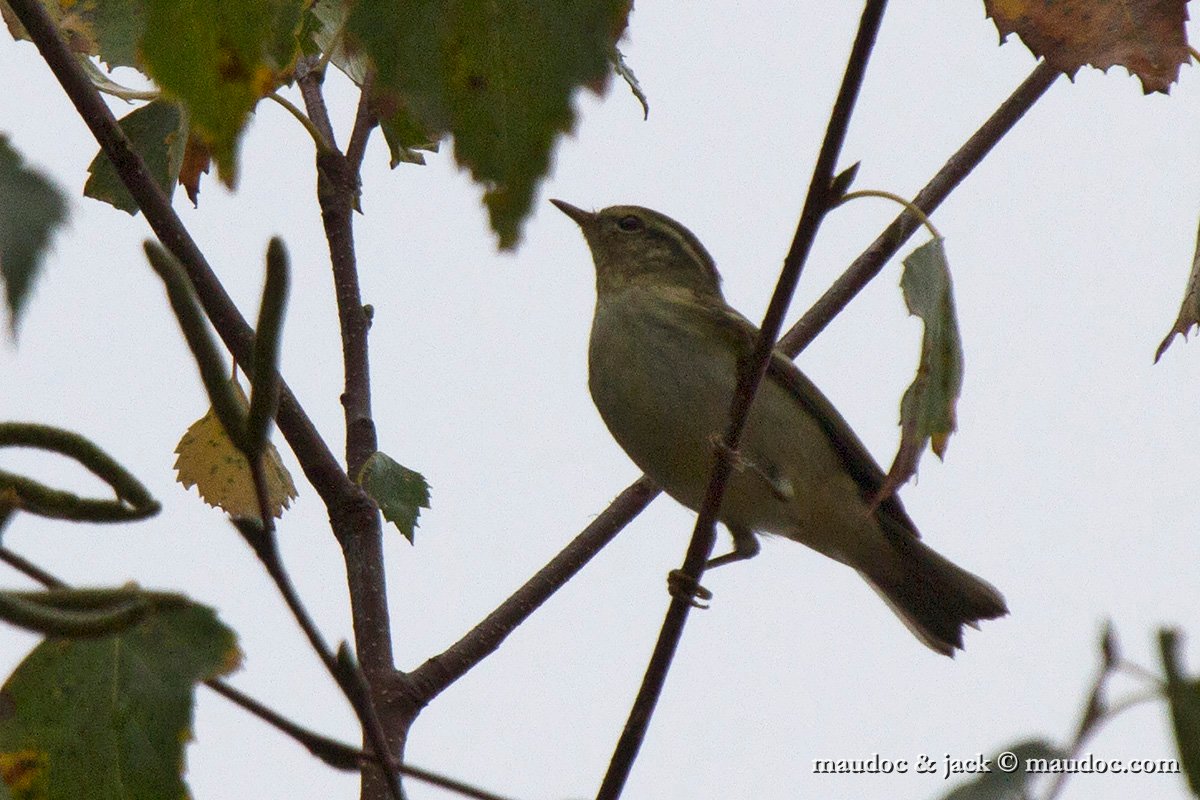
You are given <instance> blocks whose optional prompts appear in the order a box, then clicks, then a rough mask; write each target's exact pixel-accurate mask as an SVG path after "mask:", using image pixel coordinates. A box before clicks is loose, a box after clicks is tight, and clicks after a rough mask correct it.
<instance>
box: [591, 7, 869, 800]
mask: <svg viewBox="0 0 1200 800" xmlns="http://www.w3.org/2000/svg"><path fill="white" fill-rule="evenodd" d="M886 6H887V0H867V3H866V6H865V8H864V9H863V14H862V18H861V20H860V21H859V26H858V33H857V34H856V36H855V39H854V44H853V46H852V47H851V50H850V57H849V60H848V62H847V65H846V72H845V75H844V76H843V78H842V85H841V88H840V89H839V90H838V95H837V99H836V100H835V101H834V105H833V110H832V112H831V113H830V115H829V124H828V126H827V127H826V129H825V139H824V141H823V142H822V144H821V150H820V152H819V153H818V155H817V163H816V165H815V166H814V167H813V174H812V179H811V180H810V181H809V185H808V195H807V196H806V197H805V200H804V208H803V210H802V211H801V212H800V221H799V223H798V224H797V225H796V235H795V237H794V238H793V239H792V245H791V247H790V248H789V250H788V254H787V256H786V257H785V258H784V261H783V269H782V270H781V272H780V275H779V281H778V283H777V284H776V286H775V293H774V294H773V295H772V297H771V302H770V304H769V305H768V306H767V312H766V315H765V316H764V317H763V323H762V327H761V329H760V331H761V332H760V333H759V336H758V342H757V343H756V345H755V348H754V352H753V354H752V355H751V356H750V359H749V361H748V363H747V364H746V365H745V366H744V368H743V369H741V370H740V374H739V376H738V385H737V389H736V391H735V392H734V395H733V398H732V400H731V402H730V408H729V416H730V421H729V428H728V430H727V431H726V433H725V441H724V447H719V448H717V449H716V454H715V455H716V463H715V464H714V465H713V470H712V474H711V476H710V478H709V482H708V490H707V491H706V493H705V496H704V503H703V504H702V505H701V507H700V513H699V516H698V518H697V520H696V528H695V530H694V531H693V532H692V541H691V543H690V544H689V546H688V550H687V556H686V557H685V559H684V562H683V567H682V570H681V572H682V573H683V575H685V576H687V577H688V578H690V579H692V580H694V581H695V583H696V585H699V581H700V578H701V577H703V575H704V564H705V562H706V561H708V559H709V557H710V556H711V555H712V549H713V545H714V544H715V542H716V538H717V530H716V523H717V513H718V509H719V508H720V506H721V498H722V497H723V496H724V493H725V486H726V484H727V482H728V480H729V476H730V473H731V472H732V470H733V460H732V458H731V454H733V453H735V452H737V448H738V444H739V442H740V441H741V437H742V432H743V431H744V430H745V427H746V421H747V419H748V418H749V416H750V413H749V412H750V406H751V404H752V403H753V402H754V395H755V393H756V392H757V391H758V386H759V384H760V383H761V381H762V379H763V376H764V375H765V374H766V371H767V363H768V362H769V360H770V358H771V352H772V350H774V348H775V340H776V338H777V337H778V336H779V331H780V329H781V328H782V327H783V317H784V314H786V313H787V307H788V304H789V303H790V302H791V299H792V294H793V293H794V292H795V289H796V284H797V283H798V282H799V280H800V273H801V271H802V270H803V268H804V262H805V260H806V259H807V258H808V253H809V251H810V250H811V248H812V243H813V241H814V240H815V239H816V235H817V229H818V228H819V227H820V225H821V220H822V219H823V218H824V217H825V214H826V212H827V211H828V210H829V208H830V203H831V201H835V200H836V199H837V198H834V197H831V195H830V186H831V184H832V182H833V173H834V169H836V167H837V161H838V158H839V157H840V155H841V150H842V143H843V142H844V141H845V139H846V132H847V130H848V129H849V126H850V116H851V114H852V113H853V111H854V105H855V103H856V101H857V100H858V93H859V89H860V88H861V87H862V82H863V76H864V75H865V74H866V69H867V62H868V61H869V60H870V56H871V50H872V49H873V47H874V45H875V36H876V34H877V33H878V32H879V27H880V25H881V24H882V22H883V12H884V9H885V8H886ZM691 609H692V602H691V601H689V600H688V599H687V598H686V597H683V596H681V595H679V594H676V595H675V596H674V597H673V598H672V600H671V605H670V607H669V608H668V609H667V614H666V618H665V619H664V620H663V625H662V631H661V632H660V633H659V636H658V642H657V643H656V644H655V646H654V653H653V655H652V656H651V657H650V663H649V665H648V666H647V667H646V675H645V678H644V679H643V680H642V686H641V689H640V690H639V691H638V695H637V698H636V699H635V700H634V702H633V708H632V709H630V712H629V719H628V721H627V722H626V723H625V729H624V730H623V731H622V732H621V737H620V739H619V740H618V741H617V746H616V748H615V749H614V751H613V756H612V760H611V762H610V763H609V767H608V772H607V773H606V774H605V776H604V782H603V783H602V784H601V785H600V791H599V792H598V793H597V795H596V797H597V800H616V798H618V797H620V795H621V791H622V789H624V787H625V781H626V780H627V779H628V778H629V773H630V771H631V770H632V769H633V762H634V761H635V760H636V759H637V754H638V751H639V750H640V749H641V745H642V740H643V739H644V738H645V736H646V730H647V728H648V727H649V725H650V717H651V716H652V715H653V713H654V707H655V706H656V705H657V704H658V698H659V696H660V695H661V694H662V689H663V686H664V685H665V683H666V679H667V672H668V671H669V670H670V667H671V662H672V660H673V659H674V657H675V650H676V648H677V647H678V645H679V641H680V639H681V638H682V636H683V628H684V625H685V624H686V622H687V618H688V613H689V612H690V611H691Z"/></svg>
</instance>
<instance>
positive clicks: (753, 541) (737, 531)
mask: <svg viewBox="0 0 1200 800" xmlns="http://www.w3.org/2000/svg"><path fill="white" fill-rule="evenodd" d="M729 532H730V533H731V534H732V535H733V551H732V552H730V553H726V554H725V555H723V556H717V557H716V558H710V559H709V560H708V563H707V564H705V565H704V568H705V569H706V570H707V569H712V568H713V567H719V566H721V565H722V564H732V563H733V562H735V561H745V560H746V559H747V558H754V557H755V556H756V555H758V551H759V549H760V547H759V544H758V537H757V536H755V535H754V531H750V530H746V529H745V528H736V527H733V526H732V525H731V526H729Z"/></svg>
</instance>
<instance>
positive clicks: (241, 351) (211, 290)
mask: <svg viewBox="0 0 1200 800" xmlns="http://www.w3.org/2000/svg"><path fill="white" fill-rule="evenodd" d="M9 7H10V8H11V9H12V10H13V12H14V13H15V14H16V15H17V18H18V19H20V21H21V24H22V25H24V26H25V30H26V31H27V32H28V33H29V37H30V39H31V40H32V41H33V43H34V44H35V45H36V46H37V48H38V50H39V51H40V52H41V54H42V57H43V58H44V59H45V60H46V64H47V66H49V67H50V70H51V72H53V73H54V76H55V77H56V78H57V79H58V82H59V83H60V84H61V85H62V87H63V91H64V92H66V94H67V97H68V98H69V99H70V100H71V102H72V103H73V104H74V105H75V108H76V110H77V111H78V112H79V115H80V117H81V118H82V119H83V121H84V123H86V124H87V126H88V128H89V129H90V130H91V131H92V134H93V135H94V136H95V137H96V141H97V142H98V143H99V144H100V148H101V149H102V150H103V151H104V154H105V155H107V156H108V158H109V160H110V161H111V162H112V163H113V166H114V167H115V168H116V171H117V175H118V176H119V177H120V178H121V182H122V183H123V184H124V185H125V188H126V189H128V190H129V193H130V194H131V195H132V196H133V198H134V200H135V201H136V202H137V204H138V207H139V208H140V209H141V210H142V213H143V214H144V215H145V217H146V221H147V223H148V224H149V225H150V227H151V228H152V229H153V230H154V233H155V234H156V235H157V236H158V239H159V241H160V242H162V244H163V246H164V247H166V248H167V249H168V250H170V251H171V253H172V254H173V255H174V256H175V257H176V258H177V259H179V261H180V263H181V264H183V267H184V269H185V271H186V272H187V274H188V278H189V279H190V280H191V282H192V285H193V287H195V289H196V295H197V297H198V298H199V300H200V304H201V306H202V307H203V308H204V312H205V313H206V314H207V315H208V318H209V319H210V320H211V321H212V324H213V327H214V328H215V329H216V331H217V333H218V334H219V335H220V337H221V339H222V341H224V342H225V345H226V346H227V347H228V348H229V350H230V352H231V353H233V355H234V357H235V358H236V359H237V360H238V361H239V362H241V363H244V364H248V363H250V361H251V347H252V345H253V341H254V334H253V331H252V330H251V328H250V325H249V324H247V322H246V320H245V318H243V317H242V315H241V313H240V312H239V311H238V309H237V306H235V305H234V303H233V300H232V299H230V297H229V294H228V293H227V292H226V291H225V287H224V286H223V285H222V284H221V282H220V281H219V280H218V279H217V276H216V274H215V273H214V272H213V271H212V268H211V267H210V266H209V264H208V262H207V260H206V259H205V258H204V254H203V253H201V252H200V248H199V247H198V246H197V245H196V242H195V241H194V240H193V239H192V237H191V234H189V233H188V231H187V228H185V227H184V225H183V223H182V221H180V219H179V217H178V215H176V213H175V210H174V209H173V208H172V207H171V203H170V201H169V200H168V199H167V196H166V195H165V194H164V193H163V191H162V189H160V188H159V186H158V184H157V183H156V182H155V180H154V178H152V177H151V175H150V173H149V172H148V171H147V169H146V165H145V163H144V162H143V161H142V158H141V156H140V155H139V154H138V153H137V151H136V150H134V149H133V147H132V146H131V145H130V143H129V139H128V138H127V137H126V136H125V133H124V132H123V131H122V130H121V128H120V126H119V125H117V121H116V119H115V118H114V117H113V115H112V112H111V111H110V110H109V108H108V106H107V105H106V104H105V102H104V100H103V99H102V98H101V97H100V94H99V93H98V92H97V91H96V88H95V86H94V85H93V84H92V81H91V79H90V78H88V76H87V75H86V74H85V73H84V71H83V68H82V67H81V66H80V65H79V63H78V62H77V61H76V59H75V56H74V54H73V53H71V51H70V50H69V49H68V47H67V46H66V44H65V43H64V42H63V40H62V38H61V37H60V36H59V34H58V30H57V28H56V27H55V24H54V22H53V20H51V19H50V17H49V15H48V14H47V12H46V10H45V8H44V6H43V5H42V3H40V2H38V0H13V2H11V3H9ZM277 421H278V423H279V429H280V431H281V432H282V433H283V435H284V437H285V438H286V439H287V441H288V444H289V445H291V447H292V450H293V452H295V454H296V458H297V459H298V460H299V461H300V466H301V468H302V469H303V470H304V474H305V476H307V477H308V479H309V482H310V483H312V485H313V488H314V489H316V491H317V493H318V494H319V495H320V496H321V499H322V500H323V501H324V502H325V505H326V506H327V507H328V508H329V511H330V514H331V515H338V514H341V513H343V512H345V513H352V512H353V510H354V505H355V503H356V501H359V498H360V497H361V495H362V492H361V490H360V489H359V488H358V487H357V486H356V485H354V483H353V482H351V481H350V480H349V478H348V477H347V476H346V474H345V473H344V472H343V471H342V468H341V466H340V465H339V464H338V461H337V459H336V458H334V456H333V454H332V453H331V452H330V450H329V448H328V447H327V446H326V444H325V442H324V440H323V439H322V438H321V435H320V434H319V433H318V432H317V429H316V427H315V426H314V425H313V424H312V421H311V420H310V419H309V418H308V416H307V415H306V414H305V413H304V409H303V408H301V407H300V404H299V402H297V400H296V398H295V396H294V395H293V394H292V393H291V391H290V390H289V389H288V388H287V386H286V384H285V385H283V387H282V390H281V397H280V402H279V414H278V417H277Z"/></svg>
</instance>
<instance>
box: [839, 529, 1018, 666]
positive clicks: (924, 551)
mask: <svg viewBox="0 0 1200 800" xmlns="http://www.w3.org/2000/svg"><path fill="white" fill-rule="evenodd" d="M895 553H896V555H897V556H898V561H893V563H891V564H889V565H887V569H886V570H885V569H880V570H872V573H868V572H866V571H864V570H862V569H860V570H859V572H860V574H862V576H863V577H864V578H866V579H867V583H869V584H870V585H871V588H873V589H874V590H875V591H876V592H878V593H879V595H880V596H881V597H882V598H883V599H884V601H886V602H887V604H888V606H890V607H891V609H892V611H894V612H896V615H897V616H898V617H900V619H901V620H903V622H904V624H905V625H907V626H908V629H909V630H910V631H912V632H913V633H914V634H915V635H916V637H917V638H918V639H920V640H921V641H922V642H924V643H925V644H927V645H929V647H931V648H933V649H934V650H936V651H938V652H939V653H941V654H942V655H947V656H951V657H953V656H954V651H955V650H956V649H958V650H961V649H962V646H963V634H962V628H963V625H964V624H965V625H970V626H971V627H973V628H974V627H978V625H976V623H977V622H978V621H979V620H984V619H994V618H996V617H1002V616H1004V615H1005V614H1007V613H1008V606H1007V605H1005V603H1004V596H1003V595H1002V594H1000V592H998V591H997V590H996V588H995V587H994V586H992V585H991V584H990V583H988V582H987V581H985V580H983V579H982V578H980V577H978V576H976V575H972V574H971V573H970V572H967V571H966V570H965V569H963V568H962V567H959V566H958V565H956V564H954V563H952V562H951V561H950V560H949V559H947V558H944V557H943V556H941V555H939V554H938V553H936V552H935V551H934V550H933V549H932V548H930V547H928V546H927V545H925V544H924V543H923V542H921V541H920V540H919V539H909V540H907V541H905V542H903V543H902V544H899V545H898V546H896V547H895Z"/></svg>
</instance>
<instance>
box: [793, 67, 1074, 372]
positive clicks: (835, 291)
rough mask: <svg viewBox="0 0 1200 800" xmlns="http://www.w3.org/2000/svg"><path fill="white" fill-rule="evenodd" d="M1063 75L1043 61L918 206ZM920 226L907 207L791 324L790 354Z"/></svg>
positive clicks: (928, 210)
mask: <svg viewBox="0 0 1200 800" xmlns="http://www.w3.org/2000/svg"><path fill="white" fill-rule="evenodd" d="M1060 74H1061V73H1060V72H1059V71H1058V70H1056V69H1054V68H1053V67H1050V66H1048V65H1047V64H1046V62H1044V61H1043V62H1041V63H1040V64H1038V65H1037V67H1035V68H1034V70H1033V72H1032V73H1030V75H1029V77H1028V78H1026V79H1025V80H1024V81H1023V82H1022V83H1021V85H1020V86H1018V87H1017V89H1016V91H1014V92H1013V93H1012V95H1011V96H1009V98H1008V99H1007V100H1005V101H1004V102H1003V103H1001V104H1000V107H999V108H997V109H996V110H995V112H994V113H993V114H992V115H991V116H990V117H989V118H988V120H987V122H985V123H983V125H982V126H980V128H979V130H977V131H976V132H975V133H974V134H973V135H972V136H971V138H970V139H967V141H966V142H965V143H964V144H963V146H962V147H960V148H959V149H958V152H956V153H955V154H954V155H952V156H950V159H949V160H948V161H946V164H945V165H944V166H943V167H942V168H941V169H940V170H938V172H937V174H936V175H934V176H933V178H932V179H930V181H929V183H927V184H925V188H924V189H922V190H921V191H920V192H919V193H918V194H917V196H916V197H914V198H913V201H912V203H913V205H914V206H915V207H917V208H919V209H920V210H921V211H923V212H924V213H925V214H926V216H928V215H929V214H932V213H933V211H934V209H936V208H937V207H938V206H939V205H941V203H942V201H943V200H945V199H946V197H947V196H949V194H950V192H952V191H953V190H954V189H955V187H957V186H958V185H959V184H960V183H962V181H963V179H964V178H966V177H967V175H969V174H971V171H972V170H973V169H975V167H977V166H979V163H980V162H981V161H983V159H984V157H985V156H987V154H988V153H990V152H991V151H992V148H993V147H995V145H996V143H997V142H999V141H1000V140H1001V139H1002V138H1004V136H1005V134H1007V133H1008V132H1009V131H1010V130H1012V127H1013V126H1014V125H1016V124H1017V122H1018V121H1019V120H1020V119H1021V117H1023V116H1024V115H1025V112H1026V111H1028V110H1029V109H1030V108H1032V107H1033V104H1034V103H1036V102H1037V101H1038V99H1039V98H1040V97H1041V96H1042V95H1043V94H1045V92H1046V90H1047V89H1049V88H1050V85H1051V84H1052V83H1054V80H1055V78H1057V77H1058V76H1059V75H1060ZM920 226H921V222H920V220H919V219H918V218H917V215H916V214H913V213H912V212H911V211H905V212H903V213H902V214H900V216H898V217H896V219H895V220H894V221H893V222H892V224H890V225H888V226H887V228H885V229H884V231H883V233H881V234H879V236H878V238H876V239H875V241H874V242H872V243H871V245H870V247H868V248H867V249H866V250H864V251H863V252H862V255H860V256H859V257H858V258H856V259H854V262H853V263H852V264H850V266H849V267H848V268H847V269H846V271H845V272H844V273H842V275H841V277H839V278H838V279H837V280H836V281H834V282H833V285H832V286H830V287H829V289H828V290H826V292H825V294H823V295H821V297H820V299H818V300H817V302H815V303H813V306H812V308H810V309H809V310H808V311H807V312H805V314H804V316H803V317H801V318H800V321H799V322H797V323H796V324H795V325H793V326H792V329H791V330H789V331H788V332H787V333H786V334H785V335H784V337H783V338H782V339H780V340H779V349H780V350H782V351H783V352H785V353H787V354H788V355H790V356H793V357H794V356H795V355H796V354H797V353H799V352H800V351H801V350H803V349H804V348H805V347H808V345H809V344H811V343H812V340H813V339H815V338H817V334H819V333H820V332H821V331H822V330H824V329H825V326H826V325H828V324H829V323H830V321H831V320H832V319H833V318H834V317H836V316H837V315H838V314H839V313H841V311H842V309H843V308H845V307H846V305H847V304H848V303H849V302H850V301H851V300H852V299H853V298H854V296H855V295H856V294H858V293H859V291H861V290H862V288H863V287H864V286H866V285H867V284H868V283H870V282H871V279H872V278H874V277H875V276H876V275H878V274H879V273H880V271H881V270H882V269H883V267H884V265H885V264H887V262H888V260H889V259H891V257H892V256H894V255H896V253H897V251H899V250H900V247H901V246H902V245H903V244H904V243H905V242H906V241H907V240H908V238H909V237H910V236H912V234H913V232H914V231H916V230H917V228H919V227H920Z"/></svg>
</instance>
